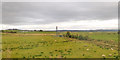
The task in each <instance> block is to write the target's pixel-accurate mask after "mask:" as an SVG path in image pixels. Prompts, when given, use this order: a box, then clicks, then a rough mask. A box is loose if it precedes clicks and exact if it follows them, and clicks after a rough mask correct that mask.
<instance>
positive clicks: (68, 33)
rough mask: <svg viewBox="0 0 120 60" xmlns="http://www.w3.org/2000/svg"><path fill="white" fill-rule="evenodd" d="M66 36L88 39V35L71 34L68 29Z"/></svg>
mask: <svg viewBox="0 0 120 60" xmlns="http://www.w3.org/2000/svg"><path fill="white" fill-rule="evenodd" d="M63 36H64V37H68V38H75V39H79V40H88V39H89V38H88V36H82V35H78V34H77V35H73V34H72V35H71V33H70V32H69V31H67V33H66V34H63Z"/></svg>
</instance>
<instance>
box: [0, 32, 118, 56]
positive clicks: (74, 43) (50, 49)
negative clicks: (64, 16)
mask: <svg viewBox="0 0 120 60" xmlns="http://www.w3.org/2000/svg"><path fill="white" fill-rule="evenodd" d="M106 39H107V38H106ZM2 49H3V54H2V57H3V58H103V57H102V55H103V54H104V55H105V56H106V58H115V57H116V56H117V55H118V52H117V50H111V49H106V48H101V47H100V46H97V45H95V44H93V43H88V42H86V41H81V40H76V39H70V38H63V37H56V36H37V35H36V36H34V35H32V36H27V35H15V34H4V35H3V36H2ZM109 54H112V56H109Z"/></svg>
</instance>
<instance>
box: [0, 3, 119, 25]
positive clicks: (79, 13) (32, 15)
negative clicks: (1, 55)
mask: <svg viewBox="0 0 120 60" xmlns="http://www.w3.org/2000/svg"><path fill="white" fill-rule="evenodd" d="M2 6H3V7H2V18H3V21H2V23H3V24H17V25H19V24H21V25H25V24H50V23H57V22H66V21H68V22H69V21H72V20H74V21H79V20H110V19H117V13H118V11H117V10H118V9H117V7H118V6H117V2H93V3H92V2H54V3H52V2H4V3H3V5H2Z"/></svg>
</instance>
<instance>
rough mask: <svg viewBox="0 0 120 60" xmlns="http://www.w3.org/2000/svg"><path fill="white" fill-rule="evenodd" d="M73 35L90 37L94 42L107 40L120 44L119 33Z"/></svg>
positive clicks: (82, 33) (81, 33)
mask: <svg viewBox="0 0 120 60" xmlns="http://www.w3.org/2000/svg"><path fill="white" fill-rule="evenodd" d="M72 34H80V35H83V36H88V37H89V38H90V39H94V40H106V41H110V40H112V41H115V42H118V34H117V32H73V33H72Z"/></svg>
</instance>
